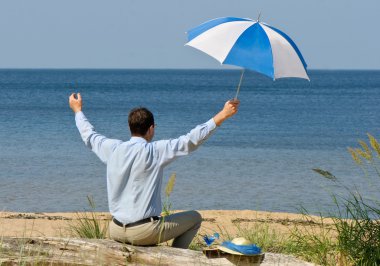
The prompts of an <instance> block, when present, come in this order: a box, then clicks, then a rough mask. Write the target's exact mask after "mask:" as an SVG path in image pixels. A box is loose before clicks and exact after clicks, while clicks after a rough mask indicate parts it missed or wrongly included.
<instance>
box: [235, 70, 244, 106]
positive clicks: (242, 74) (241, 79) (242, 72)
mask: <svg viewBox="0 0 380 266" xmlns="http://www.w3.org/2000/svg"><path fill="white" fill-rule="evenodd" d="M244 71H245V69H244V68H243V70H242V71H241V76H240V81H239V86H238V88H237V91H236V95H235V98H234V100H237V97H238V95H239V91H240V86H241V82H242V81H243V76H244Z"/></svg>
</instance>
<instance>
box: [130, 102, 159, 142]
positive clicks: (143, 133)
mask: <svg viewBox="0 0 380 266" xmlns="http://www.w3.org/2000/svg"><path fill="white" fill-rule="evenodd" d="M128 124H129V129H130V131H131V135H132V136H139V137H143V138H145V139H146V140H147V141H151V140H152V139H153V136H154V117H153V114H152V112H151V111H149V110H148V109H146V108H144V107H139V108H134V109H132V110H131V111H130V112H129V115H128Z"/></svg>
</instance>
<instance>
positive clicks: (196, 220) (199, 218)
mask: <svg viewBox="0 0 380 266" xmlns="http://www.w3.org/2000/svg"><path fill="white" fill-rule="evenodd" d="M191 216H192V221H193V222H194V224H195V225H198V227H200V226H201V223H202V215H201V214H200V213H199V212H197V211H191Z"/></svg>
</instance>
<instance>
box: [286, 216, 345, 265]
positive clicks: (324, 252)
mask: <svg viewBox="0 0 380 266" xmlns="http://www.w3.org/2000/svg"><path fill="white" fill-rule="evenodd" d="M301 213H302V214H303V217H304V220H305V221H306V224H311V225H312V226H308V227H307V226H305V225H294V227H293V228H291V229H290V236H289V241H288V243H289V244H288V245H287V246H286V248H285V250H286V253H290V254H294V255H296V256H299V257H302V258H304V259H306V260H308V261H311V262H314V263H316V264H318V265H336V261H337V258H338V252H337V249H336V238H335V230H334V227H333V226H332V225H330V224H327V223H325V219H326V218H324V217H323V216H322V215H321V216H319V220H318V221H317V222H316V221H315V219H314V218H313V216H311V215H310V214H309V213H307V211H306V210H305V209H302V210H301Z"/></svg>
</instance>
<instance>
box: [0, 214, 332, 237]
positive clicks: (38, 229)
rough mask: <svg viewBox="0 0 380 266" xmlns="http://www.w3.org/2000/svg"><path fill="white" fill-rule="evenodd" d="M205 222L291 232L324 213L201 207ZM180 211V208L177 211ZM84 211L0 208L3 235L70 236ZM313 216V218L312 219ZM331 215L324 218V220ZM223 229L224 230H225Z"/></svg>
mask: <svg viewBox="0 0 380 266" xmlns="http://www.w3.org/2000/svg"><path fill="white" fill-rule="evenodd" d="M198 211H199V212H200V213H201V215H202V217H203V222H202V226H201V228H200V230H199V234H200V235H204V234H213V233H214V232H218V233H221V234H222V235H223V234H225V235H227V234H229V235H234V234H236V233H237V231H238V227H240V228H247V227H251V226H260V225H265V226H268V229H269V230H272V231H276V232H278V233H280V234H288V233H289V230H290V229H291V228H293V227H294V226H297V225H300V226H302V227H314V226H316V225H318V224H320V217H318V216H309V218H308V219H306V217H305V216H303V215H302V214H296V213H285V212H267V211H254V210H198ZM173 212H177V211H173ZM83 213H84V212H51V213H42V212H35V213H34V212H7V211H2V212H0V237H16V236H18V237H31V236H44V237H69V236H70V232H69V228H68V227H69V224H70V222H73V221H74V222H75V220H77V219H78V214H79V215H80V214H83ZM95 214H96V216H97V217H98V218H99V220H100V221H104V222H107V221H109V220H110V219H111V215H110V213H108V212H95ZM310 218H312V219H310ZM330 220H331V219H329V218H324V223H326V222H327V223H329V221H330ZM221 231H222V232H221Z"/></svg>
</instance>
